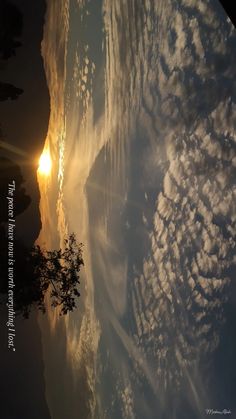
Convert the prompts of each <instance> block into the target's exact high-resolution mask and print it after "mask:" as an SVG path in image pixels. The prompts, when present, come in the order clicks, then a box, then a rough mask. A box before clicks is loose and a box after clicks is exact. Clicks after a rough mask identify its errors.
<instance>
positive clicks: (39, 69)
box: [0, 0, 232, 419]
mask: <svg viewBox="0 0 236 419" xmlns="http://www.w3.org/2000/svg"><path fill="white" fill-rule="evenodd" d="M14 3H15V4H17V5H18V7H19V8H20V9H21V10H22V13H23V16H24V32H23V38H22V43H23V45H22V47H20V48H19V49H18V50H17V54H16V57H15V58H11V59H10V60H9V62H8V63H7V66H6V68H5V70H3V71H1V73H0V76H1V80H2V81H5V82H11V83H13V84H14V85H16V86H18V87H20V88H23V89H24V93H23V95H22V96H20V97H19V99H18V100H17V101H15V102H13V101H9V102H2V103H0V115H1V118H0V122H1V124H2V127H3V131H4V134H5V135H6V141H8V142H9V143H10V144H12V145H14V146H15V147H18V148H20V149H22V150H23V151H24V152H25V153H26V154H27V155H28V156H29V158H28V159H26V160H25V159H24V160H22V159H21V160H19V164H20V165H21V167H22V172H23V174H24V176H25V179H26V187H27V192H28V193H29V194H30V196H31V198H32V204H31V206H30V207H29V208H28V209H27V211H25V213H23V214H22V215H21V216H20V217H19V218H18V222H17V231H18V234H19V236H21V237H22V238H23V239H24V240H25V241H27V242H28V243H31V242H32V241H33V240H34V239H35V238H36V237H37V235H38V233H39V230H40V226H41V222H40V216H39V190H38V184H37V178H36V167H37V161H38V158H39V156H40V153H41V151H42V148H43V146H44V142H45V138H46V133H47V129H48V124H50V121H49V93H48V87H47V84H46V77H45V72H44V68H43V62H42V58H41V55H40V48H41V46H40V44H41V40H42V36H43V33H42V28H43V24H44V13H45V3H44V2H43V1H40V0H37V1H36V2H32V0H14ZM57 4H59V2H58V3H57ZM64 4H67V2H66V1H65V3H64ZM58 10H59V6H58ZM67 12H68V10H67V9H66V7H65V15H64V19H63V25H65V26H66V22H67V20H66V19H67V18H68V15H67ZM58 14H59V13H58ZM56 17H57V13H54V18H55V19H56ZM51 24H52V27H53V24H54V22H51ZM48 28H49V29H50V24H49V26H48ZM64 29H65V28H64V26H63V27H60V31H58V32H57V33H56V36H55V39H54V41H55V42H57V44H60V41H61V42H62V43H63V36H64ZM65 32H66V31H65ZM91 34H92V33H90V37H91V38H92V36H91ZM70 41H71V42H72V41H73V39H71V40H70ZM49 47H50V45H49V44H48V45H47V44H44V54H45V55H46V54H47V53H49V52H52V50H53V49H52V50H50V51H48V49H47V48H49ZM57 53H59V55H60V51H59V52H58V51H57ZM83 59H84V62H83V65H82V67H83V69H84V70H85V69H86V68H87V67H88V68H89V70H88V71H89V72H90V67H89V66H87V64H85V63H87V61H86V59H87V57H85V56H84V57H83ZM51 64H52V65H51V67H50V68H46V72H47V76H48V82H49V84H50V76H51V78H52V80H53V77H54V76H55V73H53V71H55V68H54V67H53V65H54V62H53V60H52V63H51ZM59 64H60V66H59V67H58V68H57V69H56V70H59V75H60V76H61V79H60V77H59V83H60V82H61V86H60V85H59V86H56V88H57V89H56V88H55V92H57V93H58V91H59V95H58V97H54V105H55V106H54V108H53V110H54V111H55V109H56V111H55V112H54V113H53V112H52V114H51V126H50V128H51V133H53V134H58V133H59V134H61V135H62V139H63V123H64V121H60V119H59V116H58V115H60V110H61V108H62V107H63V106H64V103H61V100H62V94H61V90H60V88H61V89H62V88H63V83H64V80H63V71H64V67H63V57H62V59H61V60H60V63H59ZM113 64H114V68H115V64H116V63H115V60H114V63H113ZM86 66H87V67H86ZM91 68H93V67H91ZM16 69H17V71H16ZM91 72H92V70H91ZM76 77H78V80H79V79H80V78H81V77H85V75H83V76H81V74H77V75H76ZM121 82H122V80H121ZM52 91H53V86H51V93H52ZM87 91H89V89H87ZM83 100H84V106H85V107H86V97H85V98H83ZM110 100H112V98H110ZM111 109H112V108H111ZM113 111H114V112H115V109H112V112H113ZM73 112H74V114H72V115H71V119H73V121H75V122H74V125H71V126H70V127H69V129H68V131H69V134H71V137H72V138H73V135H74V134H75V133H76V130H77V122H76V115H77V114H76V112H77V108H76V107H75V109H74V110H73ZM112 112H111V115H110V119H111V120H112V117H113V116H114V114H113V115H112ZM116 117H117V115H116ZM13 122H14V123H13ZM90 122H91V121H90ZM56 126H59V129H58V132H57V131H54V127H56ZM122 128H124V127H122ZM89 133H90V132H89V131H86V130H84V132H82V135H83V134H84V136H85V135H88V134H89ZM99 134H100V132H99V130H98V134H97V137H96V140H97V145H98V149H97V155H99V151H100V148H101V147H102V146H103V144H102V143H101V144H100V143H99V140H100V137H99ZM52 137H53V135H52ZM56 138H57V137H56ZM52 141H53V138H48V139H47V141H46V145H47V144H48V143H50V144H52ZM62 146H63V141H62V142H61V147H62ZM83 147H84V148H83ZM52 148H53V147H52ZM85 149H86V142H85V143H83V144H82V146H81V148H80V149H79V150H78V149H76V150H77V154H76V156H77V157H79V156H81V154H83V151H84V150H85ZM71 150H72V151H71V155H72V152H73V150H74V149H73V144H72V147H71ZM90 151H91V152H90V153H89V158H90V159H91V161H92V163H93V158H94V159H95V158H96V157H97V155H96V156H94V157H93V147H91V150H90ZM85 154H86V153H85ZM85 154H84V155H85ZM71 155H69V156H67V166H70V157H71ZM102 157H103V156H102ZM76 164H77V161H76V159H75V162H74V163H73V162H72V163H71V168H70V169H71V170H70V171H68V179H67V187H68V195H67V196H70V197H71V192H73V191H72V190H70V182H69V180H71V184H72V185H74V183H73V182H74V180H73V182H72V178H73V177H74V174H75V173H76V170H77V166H76ZM80 164H81V166H80V170H81V173H84V176H85V178H86V175H87V173H86V164H87V162H86V161H85V162H82V161H81V162H80ZM83 164H84V172H83ZM97 164H99V159H97ZM59 167H60V166H59ZM56 170H57V168H55V173H56ZM82 180H83V179H82ZM95 180H96V179H95ZM170 184H171V182H170V180H169V183H168V179H166V183H165V187H166V190H167V191H168V190H170ZM41 186H42V185H41ZM74 186H75V187H76V188H78V189H75V190H76V191H78V190H80V186H78V184H76V185H74ZM91 186H92V187H93V185H92V184H91V185H89V187H90V188H91ZM45 190H46V193H47V189H45ZM52 190H53V191H54V192H53V194H50V196H49V197H48V196H47V201H46V203H44V205H45V208H44V214H45V219H43V226H44V232H43V233H44V235H47V234H48V235H49V233H51V232H52V233H55V225H54V217H55V211H56V207H55V200H56V198H57V196H58V189H57V190H56V192H55V189H53V187H52ZM90 190H92V188H91V189H90ZM96 192H97V193H98V197H100V196H101V193H100V191H96ZM92 196H93V199H94V200H95V198H94V197H96V194H94V191H92V193H91V199H92ZM60 198H61V197H60ZM160 201H161V200H160ZM163 201H164V200H163ZM61 202H62V199H61ZM81 202H82V199H81V201H80V202H79V203H78V202H76V197H73V198H70V206H71V207H73V211H74V215H73V217H72V226H77V228H78V230H79V228H80V227H83V221H84V220H82V221H81V220H80V222H79V227H78V220H77V219H78V215H77V214H78V212H79V210H80V209H81V208H80V205H81ZM164 204H165V202H164ZM164 204H163V202H161V203H160V207H161V210H160V211H163V214H164V215H165V214H166V212H168V208H167V207H165V205H164ZM47 205H48V207H47ZM96 205H97V203H96V202H94V207H95V208H96V211H97V206H96ZM50 207H53V211H52V212H51V213H48V211H49V208H50ZM67 210H68V211H70V208H67ZM101 211H102V209H101ZM165 211H166V212H165ZM71 212H72V211H71ZM97 213H98V211H97ZM60 214H62V215H61V218H60V220H59V226H58V228H59V230H60V231H61V232H62V233H63V232H64V231H66V226H65V222H64V218H63V211H61V212H60ZM42 216H43V215H42ZM94 218H96V215H95V216H94ZM29 220H30V223H29ZM85 221H86V220H85ZM118 227H119V226H118ZM118 230H119V229H118V228H117V229H114V232H113V233H114V236H116V237H117V236H119V234H120V232H119V231H118ZM99 233H100V235H99V234H98V235H97V236H96V237H95V238H94V241H95V240H97V239H100V240H101V243H100V244H102V245H104V247H103V248H102V247H101V249H102V251H103V254H104V255H107V254H108V255H109V254H110V253H109V252H111V254H112V252H113V249H112V244H113V243H112V242H111V243H109V242H108V241H107V242H105V243H104V240H103V239H104V232H103V231H102V230H101V231H99ZM141 237H142V236H141ZM51 244H52V243H51ZM114 253H115V252H114ZM122 259H125V255H123V253H122ZM101 260H102V257H101ZM148 263H149V265H151V263H152V261H151V258H150V260H149V259H148V260H147V264H148ZM88 266H89V263H88ZM104 269H106V272H107V271H108V269H110V271H109V272H110V273H111V276H112V275H113V278H112V279H113V282H112V281H111V284H112V285H114V287H113V289H108V290H107V292H108V294H109V292H110V295H111V296H112V299H113V303H114V307H115V311H116V313H118V314H119V315H121V314H122V312H123V310H124V306H125V303H126V301H125V298H124V299H122V298H121V297H122V295H124V294H125V291H126V289H123V288H122V289H121V288H119V287H117V292H118V291H120V290H121V294H120V298H117V295H118V294H116V293H114V289H115V285H116V278H118V279H119V276H120V271H119V266H118V263H117V277H115V275H114V271H115V270H114V263H113V262H111V261H109V260H108V257H107V264H106V266H105V267H104ZM126 273H127V272H124V275H126ZM122 274H123V272H122ZM140 282H141V281H140ZM108 288H109V287H108ZM111 288H112V287H111ZM4 316H5V314H4V312H0V319H1V328H0V333H1V336H2V338H1V341H4V339H5V337H4V334H5V331H6V330H5V326H4ZM50 320H52V321H51V323H53V319H50ZM114 324H115V326H116V328H117V330H118V331H119V333H120V335H121V337H122V338H123V341H124V342H125V341H126V336H125V334H124V333H123V329H121V328H120V326H119V325H118V323H115V320H114ZM67 326H68V323H66V321H65V324H64V323H58V325H57V328H55V330H56V332H55V334H53V333H52V330H50V327H51V325H50V326H48V324H47V320H46V319H43V320H41V327H44V328H45V331H44V340H45V341H47V343H46V345H47V351H46V352H45V353H46V355H45V353H44V357H45V360H46V362H47V364H48V365H50V368H49V369H48V371H47V372H46V374H45V373H44V366H43V362H42V358H43V354H42V347H41V346H42V342H41V335H40V330H39V328H38V324H37V321H36V318H35V316H33V318H32V319H31V320H30V321H28V322H27V323H22V322H21V321H18V322H17V332H18V337H17V353H16V356H15V358H14V359H13V358H12V357H13V354H9V353H7V350H6V348H3V349H2V354H1V360H0V362H1V365H0V367H1V370H2V371H3V379H2V382H1V386H2V391H1V394H2V396H3V398H2V399H3V402H2V403H1V406H2V407H1V409H2V413H3V417H4V419H8V418H9V419H10V418H12V419H19V412H20V414H21V416H22V417H24V418H25V419H32V412H34V417H35V418H36V416H35V412H36V411H37V415H38V416H37V417H38V418H44V419H47V418H48V417H49V413H48V408H47V404H46V398H45V382H44V377H45V376H46V377H47V385H48V386H51V390H50V397H51V398H52V399H53V400H52V401H51V403H52V404H54V405H55V406H56V407H55V409H58V414H59V413H60V414H62V410H61V408H60V406H59V405H57V401H58V397H60V398H62V397H63V396H64V397H65V398H66V403H63V409H64V410H63V415H64V416H65V417H68V414H69V412H70V409H72V408H73V411H74V412H76V411H78V410H79V407H80V406H79V403H78V399H76V394H74V393H73V390H74V388H75V387H73V379H74V380H76V379H78V378H76V377H73V376H71V375H70V372H71V368H70V365H69V367H68V368H67V364H66V362H67V361H68V352H69V351H71V354H72V355H71V360H72V361H71V362H73V356H74V355H75V353H76V351H77V349H78V347H79V344H80V342H79V339H77V338H78V336H77V332H76V330H74V329H75V328H74V329H73V327H72V326H73V318H72V321H71V324H70V328H67ZM86 326H87V325H85V334H84V335H86ZM66 328H67V329H66ZM65 329H66V330H65ZM74 331H75V333H74ZM66 334H67V338H65V335H66ZM94 335H96V330H95V333H94ZM62 337H63V339H62ZM66 339H67V340H66ZM84 339H85V343H84V342H83V343H84V344H87V346H89V345H90V341H88V342H87V341H86V337H85V338H84ZM91 342H92V340H91ZM127 345H128V344H127ZM55 346H57V351H56V353H55ZM231 356H232V354H231ZM219 357H220V355H219ZM62 360H63V361H64V363H63V367H62V368H61V370H60V371H59V372H57V373H60V377H63V380H64V381H63V380H62V381H63V382H64V385H65V386H66V388H63V387H57V385H58V381H57V373H55V370H54V366H55V369H56V367H57V366H58V365H60V363H61V362H62ZM85 363H86V358H85ZM9 365H10V367H9ZM16 371H17V376H18V377H19V379H16V374H15V372H16ZM76 385H77V387H76V388H81V393H80V397H81V398H83V399H84V398H86V389H85V388H83V385H84V382H83V380H81V382H79V385H78V383H77V384H76ZM58 386H59V385H58ZM57 390H58V391H59V392H58V391H57ZM83 391H84V392H83ZM12 392H13V393H14V394H13V397H14V403H12V404H11V397H12ZM29 393H30V394H31V398H30V399H28V400H27V397H26V395H27V394H29ZM70 403H74V405H73V407H72V406H71V404H70ZM10 404H11V408H10V409H9V405H10ZM68 419H69V417H68Z"/></svg>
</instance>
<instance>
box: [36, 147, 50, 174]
mask: <svg viewBox="0 0 236 419" xmlns="http://www.w3.org/2000/svg"><path fill="white" fill-rule="evenodd" d="M51 168H52V161H51V156H50V152H49V150H44V151H43V153H42V154H41V156H40V159H39V173H40V174H41V175H44V176H48V175H49V174H50V172H51Z"/></svg>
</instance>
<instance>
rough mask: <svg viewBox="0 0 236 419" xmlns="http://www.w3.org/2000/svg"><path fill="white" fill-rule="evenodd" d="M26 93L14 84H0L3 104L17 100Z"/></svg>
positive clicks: (0, 96) (0, 95)
mask: <svg viewBox="0 0 236 419" xmlns="http://www.w3.org/2000/svg"><path fill="white" fill-rule="evenodd" d="M23 92H24V90H23V89H20V88H19V87H15V86H14V85H13V84H10V83H2V82H0V101H1V102H3V101H4V100H8V99H11V100H16V99H18V96H19V95H21V94H22V93H23Z"/></svg>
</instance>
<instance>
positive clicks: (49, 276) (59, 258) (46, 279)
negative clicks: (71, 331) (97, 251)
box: [0, 231, 84, 318]
mask: <svg viewBox="0 0 236 419" xmlns="http://www.w3.org/2000/svg"><path fill="white" fill-rule="evenodd" d="M1 233H2V231H1ZM0 251H1V254H2V255H4V253H5V255H4V256H5V260H6V258H7V259H8V261H9V257H7V254H6V253H7V252H6V246H5V247H4V248H1V249H0ZM14 254H15V257H14V262H13V263H11V265H10V266H9V263H8V264H6V263H5V264H4V265H2V266H1V267H3V271H2V269H1V271H2V272H0V273H1V277H2V278H4V281H3V282H2V283H1V289H0V292H1V294H2V298H1V302H2V303H3V304H7V301H8V290H9V284H12V282H14V285H13V290H14V311H15V313H16V315H23V317H25V318H28V317H29V315H30V312H31V311H32V309H34V308H37V309H39V310H41V311H42V312H45V311H46V308H45V295H46V293H47V294H48V295H49V296H50V302H51V306H52V307H54V308H55V307H58V308H59V313H60V315H64V314H66V313H67V312H68V311H73V310H74V309H75V308H76V299H77V298H78V297H79V296H80V292H79V290H78V286H79V284H80V277H79V272H80V268H81V266H82V265H83V264H84V262H83V258H82V243H79V244H78V243H77V242H76V238H75V235H74V234H71V235H70V236H69V237H68V238H66V239H65V240H64V249H63V250H62V249H59V250H53V251H47V250H45V249H42V248H41V247H40V246H38V245H34V246H33V247H32V248H31V249H30V250H29V249H28V248H27V247H25V246H24V245H23V244H22V243H20V242H19V241H17V240H16V241H15V250H14ZM12 259H13V258H10V260H12ZM12 267H13V269H11V268H12ZM11 272H13V278H14V280H13V281H12V282H11V279H12V274H11ZM11 286H12V285H11Z"/></svg>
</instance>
